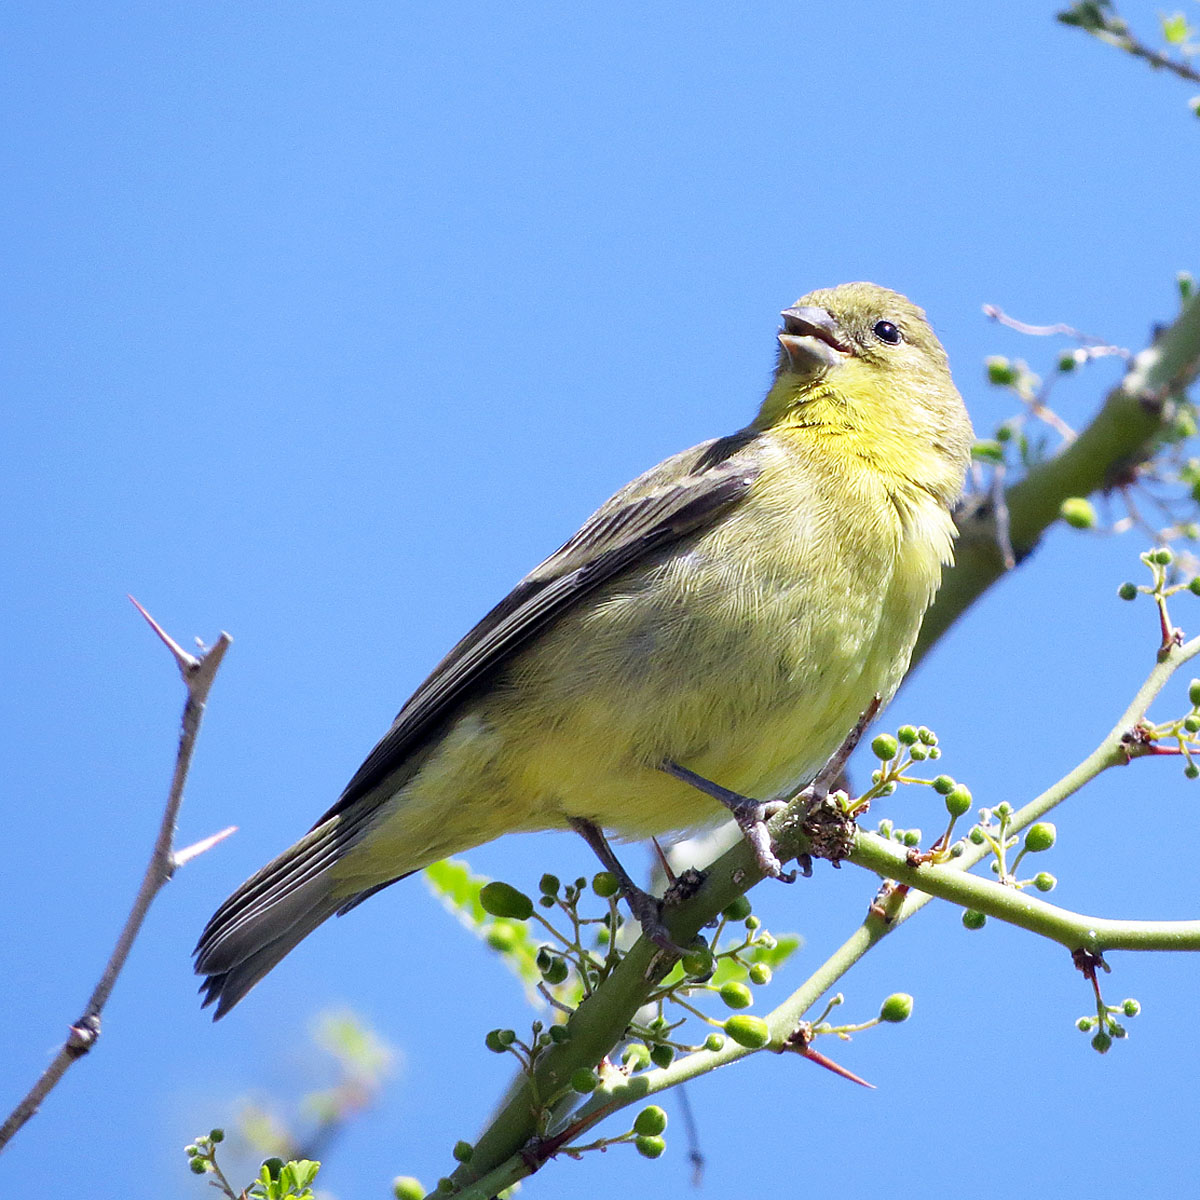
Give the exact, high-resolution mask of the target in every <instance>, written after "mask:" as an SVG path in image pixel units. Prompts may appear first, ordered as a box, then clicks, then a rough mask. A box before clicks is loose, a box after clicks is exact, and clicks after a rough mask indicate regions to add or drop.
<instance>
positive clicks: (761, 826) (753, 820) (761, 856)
mask: <svg viewBox="0 0 1200 1200" xmlns="http://www.w3.org/2000/svg"><path fill="white" fill-rule="evenodd" d="M659 770H660V771H665V772H666V773H667V774H668V775H674V776H675V778H676V779H679V780H682V781H683V782H684V783H688V784H691V786H692V787H694V788H695V789H696V790H697V791H700V792H703V793H704V794H705V795H706V796H711V797H712V798H713V799H714V800H717V801H719V802H720V803H721V804H723V805H724V806H725V807H726V808H727V809H729V811H730V812H731V813H732V814H733V819H734V820H735V821H736V822H737V823H738V828H739V829H740V830H741V831H742V833H743V834H744V835H745V837H746V840H747V841H748V842H749V843H750V845H751V846H752V847H753V848H754V858H755V861H756V862H757V863H758V865H759V868H760V870H761V871H762V873H763V874H764V875H769V876H770V877H771V878H772V879H779V880H782V881H783V882H784V883H792V882H793V881H794V880H795V878H796V872H795V871H785V870H784V869H783V864H782V863H781V862H780V861H779V858H778V856H777V855H776V853H775V851H774V850H773V849H772V847H771V835H770V834H769V833H768V832H767V821H768V820H770V818H771V817H773V816H774V815H775V814H776V813H777V812H780V811H781V810H782V809H784V808H786V807H787V803H786V802H785V801H782V800H768V801H766V802H764V801H762V800H751V799H750V798H749V797H748V796H743V795H741V794H740V793H739V792H731V791H730V790H729V789H728V788H723V787H722V786H721V785H720V784H719V783H713V781H712V780H711V779H705V778H704V776H703V775H697V774H696V772H695V771H689V770H688V769H687V767H681V766H680V765H679V764H678V763H677V762H673V761H672V760H671V759H669V758H667V759H664V760H663V761H662V763H661V764H659Z"/></svg>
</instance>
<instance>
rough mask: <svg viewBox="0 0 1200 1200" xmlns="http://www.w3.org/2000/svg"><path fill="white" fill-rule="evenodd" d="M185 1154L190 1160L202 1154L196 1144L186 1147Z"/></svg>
mask: <svg viewBox="0 0 1200 1200" xmlns="http://www.w3.org/2000/svg"><path fill="white" fill-rule="evenodd" d="M183 1152H184V1154H186V1155H187V1156H188V1158H195V1157H196V1155H197V1154H199V1153H200V1147H199V1146H197V1145H195V1144H193V1145H189V1146H184V1148H183Z"/></svg>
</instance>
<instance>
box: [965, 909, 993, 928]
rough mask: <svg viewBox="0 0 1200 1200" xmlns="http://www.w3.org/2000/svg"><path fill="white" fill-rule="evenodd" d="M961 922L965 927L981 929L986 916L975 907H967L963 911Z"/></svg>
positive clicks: (984, 923) (985, 922)
mask: <svg viewBox="0 0 1200 1200" xmlns="http://www.w3.org/2000/svg"><path fill="white" fill-rule="evenodd" d="M962 923H963V925H964V927H965V928H967V929H982V928H983V927H984V926H985V925H986V924H987V916H986V915H985V914H984V913H981V912H980V911H979V910H978V909H977V908H968V909H966V910H965V911H964V912H963V915H962Z"/></svg>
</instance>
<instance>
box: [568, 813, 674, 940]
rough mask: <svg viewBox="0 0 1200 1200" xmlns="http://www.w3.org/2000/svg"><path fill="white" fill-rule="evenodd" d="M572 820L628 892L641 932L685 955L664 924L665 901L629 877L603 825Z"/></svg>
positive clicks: (582, 820)
mask: <svg viewBox="0 0 1200 1200" xmlns="http://www.w3.org/2000/svg"><path fill="white" fill-rule="evenodd" d="M570 822H571V828H572V829H574V830H575V832H576V833H578V834H579V836H580V837H582V838H583V840H584V841H585V842H587V844H588V845H589V846H591V848H592V850H593V851H595V854H596V857H597V858H598V859H599V860H600V862H601V863H602V864H603V866H604V869H605V870H606V871H611V872H612V873H613V874H614V875H615V876H616V877H617V882H618V883H619V884H620V885H621V890H622V891H623V892H624V893H625V900H626V902H627V903H628V904H629V911H630V912H631V913H633V915H634V916H635V917H636V918H637V922H638V924H639V925H641V927H642V933H644V934H645V935H646V937H648V938H649V939H650V940H651V941H652V942H653V943H654V944H655V945H656V946H659V947H661V948H662V949H663V950H667V951H669V952H670V953H672V954H676V955H679V956H680V957H682V956H683V955H684V953H685V951H684V950H683V948H682V947H681V946H677V945H676V944H675V943H674V942H673V941H672V940H671V934H670V931H669V930H668V929H667V927H666V925H665V924H663V919H662V901H661V900H659V899H658V897H657V896H652V895H651V894H650V893H649V892H647V891H644V890H643V889H642V888H640V887H638V885H637V884H636V883H634V882H633V880H632V879H630V878H629V872H628V871H626V870H625V868H624V867H623V866H621V860H620V859H619V858H617V856H616V855H615V854H614V853H613V848H612V847H611V846H610V845H609V844H608V838H606V837H605V836H604V831H603V830H602V829H601V828H600V826H599V825H597V824H596V823H595V822H594V821H589V820H587V819H586V818H585V817H571V819H570Z"/></svg>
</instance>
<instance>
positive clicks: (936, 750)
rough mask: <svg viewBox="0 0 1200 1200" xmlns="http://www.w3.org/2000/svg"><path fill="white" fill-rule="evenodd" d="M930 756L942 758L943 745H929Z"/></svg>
mask: <svg viewBox="0 0 1200 1200" xmlns="http://www.w3.org/2000/svg"><path fill="white" fill-rule="evenodd" d="M929 757H930V758H941V757H942V748H941V746H930V747H929Z"/></svg>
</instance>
